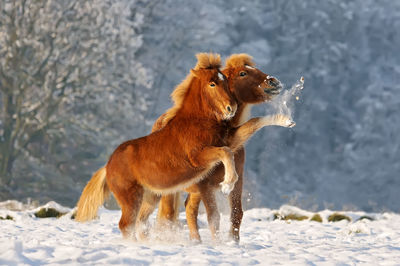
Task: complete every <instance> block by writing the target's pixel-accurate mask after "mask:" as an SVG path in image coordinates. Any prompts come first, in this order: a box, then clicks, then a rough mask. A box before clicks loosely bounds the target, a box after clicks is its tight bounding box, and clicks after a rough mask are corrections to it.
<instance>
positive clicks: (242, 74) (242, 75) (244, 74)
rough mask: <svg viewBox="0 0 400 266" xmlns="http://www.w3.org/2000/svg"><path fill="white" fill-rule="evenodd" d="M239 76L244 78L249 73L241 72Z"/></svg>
mask: <svg viewBox="0 0 400 266" xmlns="http://www.w3.org/2000/svg"><path fill="white" fill-rule="evenodd" d="M239 75H240V76H241V77H244V76H246V75H247V73H246V72H245V71H240V73H239Z"/></svg>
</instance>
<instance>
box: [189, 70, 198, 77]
mask: <svg viewBox="0 0 400 266" xmlns="http://www.w3.org/2000/svg"><path fill="white" fill-rule="evenodd" d="M199 72H200V71H199V70H196V69H193V68H192V69H190V73H192V75H193V76H195V77H198V76H199Z"/></svg>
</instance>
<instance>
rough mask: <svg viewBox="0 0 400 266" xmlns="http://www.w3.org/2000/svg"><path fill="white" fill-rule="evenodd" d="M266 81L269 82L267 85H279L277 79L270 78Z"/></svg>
mask: <svg viewBox="0 0 400 266" xmlns="http://www.w3.org/2000/svg"><path fill="white" fill-rule="evenodd" d="M268 83H269V85H271V86H274V87H277V86H278V85H279V82H278V81H275V80H273V79H270V80H269V81H268Z"/></svg>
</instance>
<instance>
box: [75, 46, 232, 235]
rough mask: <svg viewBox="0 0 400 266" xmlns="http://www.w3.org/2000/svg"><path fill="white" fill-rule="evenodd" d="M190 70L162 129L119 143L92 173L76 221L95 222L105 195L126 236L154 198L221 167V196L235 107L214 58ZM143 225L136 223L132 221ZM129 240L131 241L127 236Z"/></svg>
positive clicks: (227, 183)
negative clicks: (119, 213) (113, 200)
mask: <svg viewBox="0 0 400 266" xmlns="http://www.w3.org/2000/svg"><path fill="white" fill-rule="evenodd" d="M197 59H198V62H197V65H196V67H195V69H192V70H191V73H190V74H189V75H188V76H187V78H186V79H185V80H184V81H183V82H182V84H180V85H179V86H178V87H177V88H176V89H175V91H174V93H173V97H174V99H175V106H174V107H173V108H171V109H170V111H169V114H170V115H171V116H170V118H169V121H168V123H167V124H166V125H165V126H164V127H163V128H162V129H160V130H158V131H156V132H153V133H152V134H150V135H147V136H145V137H141V138H138V139H134V140H130V141H127V142H125V143H122V144H121V145H120V146H118V148H117V149H116V150H115V151H114V152H113V154H112V155H111V157H110V159H109V161H108V163H107V165H106V166H105V168H101V169H100V170H99V171H97V172H96V173H95V174H94V176H93V177H92V179H91V180H90V181H89V183H88V184H87V185H86V187H85V189H84V190H83V192H82V195H81V198H80V199H79V202H78V205H77V214H76V220H77V221H85V220H89V219H92V218H94V217H95V216H96V213H97V210H98V207H99V206H100V205H101V204H102V203H103V202H104V199H105V198H106V197H107V195H108V194H109V192H110V191H111V192H112V193H113V194H114V196H115V198H116V200H117V202H118V204H119V206H120V207H121V210H122V216H121V219H120V221H119V228H120V230H121V232H122V234H123V235H124V236H125V237H127V236H131V235H132V233H133V232H134V231H135V230H134V229H135V222H136V230H137V231H138V234H139V235H142V234H144V232H142V231H141V230H142V223H143V222H144V221H145V220H147V217H148V215H150V213H151V212H152V211H153V210H154V206H155V205H156V204H157V202H158V201H159V198H160V196H159V195H160V194H166V193H174V192H177V191H179V190H182V189H183V188H185V187H188V186H190V185H192V184H194V183H197V182H199V181H200V180H201V179H202V178H204V177H205V176H206V175H207V174H208V173H209V171H210V170H211V169H213V167H214V166H215V165H216V164H218V163H222V164H223V165H224V167H225V179H224V181H223V182H222V185H223V188H224V189H225V190H226V192H230V191H231V190H232V189H233V186H234V184H235V182H236V181H237V179H238V176H237V174H236V171H235V166H234V159H233V152H232V151H231V150H230V148H228V147H227V146H226V144H225V139H226V132H228V131H229V128H228V123H226V120H229V119H231V118H232V117H233V116H234V114H235V112H236V109H237V104H236V101H235V100H234V98H233V97H232V94H231V93H230V91H229V89H228V82H227V80H226V78H225V76H224V75H223V74H222V73H221V72H220V70H219V67H220V57H219V55H213V54H204V53H203V54H198V55H197ZM138 214H139V217H144V218H145V219H136V217H137V215H138ZM132 236H134V235H132Z"/></svg>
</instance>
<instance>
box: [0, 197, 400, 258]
mask: <svg viewBox="0 0 400 266" xmlns="http://www.w3.org/2000/svg"><path fill="white" fill-rule="evenodd" d="M48 206H51V207H56V208H58V209H61V210H62V211H65V210H68V209H62V208H61V207H60V206H57V204H55V203H52V204H50V205H48ZM21 207H23V206H21ZM35 211H36V210H22V211H15V210H14V211H12V210H9V209H6V208H5V204H3V205H2V204H0V217H3V218H6V217H7V215H9V216H11V217H13V220H0V228H1V230H0V265H45V264H52V265H58V264H68V265H71V264H72V265H77V264H90V265H110V264H114V265H119V264H121V265H147V264H155V265H188V264H192V265H216V264H218V265H219V264H225V265H232V264H233V265H253V264H262V265H271V264H283V265H314V264H316V265H363V264H365V265H400V215H399V214H394V213H382V214H374V213H361V212H340V213H341V214H344V215H347V216H348V217H350V218H351V220H352V221H351V222H348V221H346V220H342V221H340V222H328V220H327V218H328V216H329V215H331V214H332V213H333V212H332V211H329V210H325V211H322V212H319V213H318V214H319V215H320V216H321V217H322V220H323V221H322V223H319V222H314V221H310V220H304V221H293V220H292V221H288V220H279V219H275V220H274V219H273V217H274V215H275V216H276V215H278V216H287V215H289V214H297V215H306V216H309V217H310V216H311V215H313V214H312V213H308V212H306V211H302V210H299V209H297V208H295V207H291V206H282V207H281V209H279V210H270V209H266V208H263V209H251V210H248V211H246V212H245V214H244V219H243V224H242V230H241V242H240V244H239V245H236V244H234V243H231V242H229V241H228V240H227V231H228V227H229V225H228V224H229V223H228V216H224V215H223V216H222V220H221V227H222V228H221V236H220V240H219V241H218V242H213V241H212V240H211V236H210V233H209V231H208V229H207V223H206V217H205V215H204V214H203V215H200V222H199V225H200V228H201V229H200V234H201V236H202V239H203V242H202V243H201V244H196V243H192V242H190V241H189V239H188V235H189V234H188V229H187V226H186V224H185V220H184V213H181V214H180V220H181V222H182V224H183V226H182V229H180V230H178V231H175V232H166V231H163V232H153V233H152V234H151V236H150V240H149V241H145V242H133V241H128V240H123V239H122V237H121V234H120V232H119V230H118V220H119V217H120V211H111V210H106V209H102V210H101V211H100V212H99V219H97V220H95V221H92V222H88V223H84V224H81V223H77V222H75V221H74V220H71V219H70V215H71V213H69V214H67V215H65V216H62V217H61V218H43V219H41V218H36V217H35V216H34V215H33V213H34V212H35ZM363 216H368V217H369V218H372V219H373V220H369V219H361V220H360V217H363ZM154 217H155V216H154V215H153V216H152V217H151V221H152V222H154Z"/></svg>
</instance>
